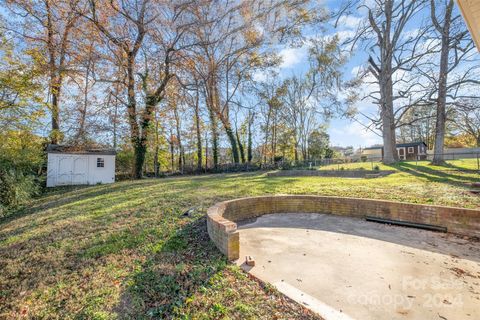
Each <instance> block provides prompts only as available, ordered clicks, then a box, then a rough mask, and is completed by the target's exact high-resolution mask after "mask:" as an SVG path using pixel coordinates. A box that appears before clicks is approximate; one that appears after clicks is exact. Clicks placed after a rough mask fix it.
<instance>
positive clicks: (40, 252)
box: [0, 164, 480, 319]
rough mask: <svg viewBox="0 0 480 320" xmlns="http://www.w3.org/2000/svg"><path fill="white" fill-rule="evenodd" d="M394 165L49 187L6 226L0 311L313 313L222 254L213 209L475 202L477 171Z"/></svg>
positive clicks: (32, 314) (57, 315)
mask: <svg viewBox="0 0 480 320" xmlns="http://www.w3.org/2000/svg"><path fill="white" fill-rule="evenodd" d="M398 170H399V171H398V173H395V174H392V175H390V176H388V177H384V178H378V179H339V178H323V177H305V178H302V177H266V175H265V174H264V173H250V174H228V175H209V176H198V177H179V178H169V179H145V180H141V181H124V182H119V183H116V184H113V185H101V186H92V187H83V188H80V187H78V188H64V189H56V190H53V191H51V192H50V193H48V194H46V195H44V196H43V197H42V198H40V199H37V200H35V201H33V202H32V203H31V205H30V206H28V208H26V209H24V210H23V211H19V212H17V213H16V214H14V215H13V216H11V217H9V218H6V219H4V220H3V221H1V222H0V270H2V271H1V273H0V319H1V318H18V317H21V316H24V317H26V318H35V319H37V318H42V319H112V318H131V319H142V318H157V319H158V318H175V319H178V318H180V319H220V318H238V319H248V318H269V319H271V318H275V317H277V318H278V319H285V318H295V319H308V318H314V316H313V315H312V314H310V313H306V311H305V310H304V309H303V308H301V307H300V306H298V305H296V304H294V303H292V302H291V301H289V300H288V299H285V298H284V297H283V296H282V295H280V294H278V293H277V292H276V291H275V290H273V289H272V288H271V287H269V286H265V285H262V284H260V283H258V282H256V281H255V280H252V279H250V278H249V277H247V276H246V275H245V274H244V273H243V272H241V271H240V270H239V269H238V268H237V267H234V266H231V265H229V264H228V263H227V262H226V261H225V259H224V258H223V256H222V255H221V254H220V253H219V252H218V251H217V250H216V248H215V247H214V246H213V244H212V243H211V242H210V241H209V239H208V235H207V233H206V227H205V216H204V215H205V212H206V209H207V208H208V207H209V206H211V205H212V204H214V203H215V202H218V201H221V200H226V199H233V198H237V197H242V196H248V195H261V194H323V195H335V196H351V197H365V198H376V199H389V200H399V201H407V202H413V203H429V204H439V205H449V206H461V207H467V208H479V207H480V197H478V196H475V195H472V194H470V193H469V192H468V184H469V183H471V182H473V181H478V180H479V179H478V178H479V176H478V174H475V173H470V174H466V173H460V172H453V173H452V172H440V171H436V170H435V168H432V167H429V166H424V167H421V168H420V169H419V168H418V167H416V168H411V167H410V166H409V165H408V164H402V166H401V168H398ZM191 208H193V209H194V210H193V212H194V214H193V215H192V216H189V217H184V216H183V213H184V212H185V211H186V210H188V209H191Z"/></svg>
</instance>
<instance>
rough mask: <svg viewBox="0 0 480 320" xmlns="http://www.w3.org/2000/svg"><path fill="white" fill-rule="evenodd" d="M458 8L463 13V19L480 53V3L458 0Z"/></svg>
mask: <svg viewBox="0 0 480 320" xmlns="http://www.w3.org/2000/svg"><path fill="white" fill-rule="evenodd" d="M457 4H458V7H459V8H460V11H461V12H462V15H463V19H464V20H465V23H466V24H467V27H468V30H469V31H470V34H471V35H472V38H473V41H475V45H476V46H477V50H478V51H479V52H480V1H479V0H457Z"/></svg>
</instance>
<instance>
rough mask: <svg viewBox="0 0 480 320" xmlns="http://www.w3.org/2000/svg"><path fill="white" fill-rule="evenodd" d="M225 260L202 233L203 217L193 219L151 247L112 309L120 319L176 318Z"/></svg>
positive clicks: (203, 226)
mask: <svg viewBox="0 0 480 320" xmlns="http://www.w3.org/2000/svg"><path fill="white" fill-rule="evenodd" d="M226 266H227V261H226V259H225V258H224V256H223V255H222V254H221V253H220V252H219V251H218V250H217V249H216V248H215V246H214V245H213V243H212V242H210V239H209V237H208V233H207V232H206V218H205V217H202V218H199V219H197V220H194V221H192V222H190V223H188V224H186V225H185V226H183V227H182V228H180V229H178V231H177V232H176V233H175V234H173V235H172V236H171V237H170V238H169V239H168V240H167V241H166V242H164V243H163V245H162V246H161V249H160V250H158V251H156V252H155V250H154V251H153V252H152V253H151V256H150V257H149V258H148V260H147V261H146V262H145V263H144V264H143V266H142V268H141V270H140V271H139V272H137V273H136V274H135V275H134V276H133V278H132V280H131V282H130V285H129V287H128V288H127V289H126V291H125V292H124V293H123V294H122V296H121V298H120V303H119V304H118V305H117V307H116V308H114V311H115V312H116V313H117V314H119V315H120V318H123V319H143V318H154V319H177V318H179V317H180V316H181V314H178V312H179V311H178V310H179V308H182V306H183V305H184V304H185V301H186V300H187V298H188V297H190V296H192V295H193V294H194V293H195V292H196V291H197V290H199V289H200V288H202V289H204V290H205V289H206V288H208V287H209V286H210V283H209V282H210V281H209V280H210V279H211V278H212V277H213V276H214V275H215V274H217V273H218V272H220V271H222V270H224V269H225V267H226Z"/></svg>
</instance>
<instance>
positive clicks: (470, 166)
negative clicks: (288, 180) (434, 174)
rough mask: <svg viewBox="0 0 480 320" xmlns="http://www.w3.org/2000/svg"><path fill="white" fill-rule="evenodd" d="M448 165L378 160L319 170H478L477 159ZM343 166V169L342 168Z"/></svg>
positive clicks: (460, 160)
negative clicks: (396, 162)
mask: <svg viewBox="0 0 480 320" xmlns="http://www.w3.org/2000/svg"><path fill="white" fill-rule="evenodd" d="M446 163H447V165H446V166H434V165H431V164H430V161H403V162H400V163H398V164H395V165H385V164H383V163H381V162H378V161H366V162H351V163H339V164H330V165H323V166H317V167H316V168H318V169H319V170H373V169H376V168H378V169H380V170H397V171H398V170H400V171H401V170H403V169H408V168H412V167H418V169H419V170H428V169H433V170H435V171H456V170H478V169H479V163H478V162H477V159H459V160H447V161H446ZM342 168H343V169H342Z"/></svg>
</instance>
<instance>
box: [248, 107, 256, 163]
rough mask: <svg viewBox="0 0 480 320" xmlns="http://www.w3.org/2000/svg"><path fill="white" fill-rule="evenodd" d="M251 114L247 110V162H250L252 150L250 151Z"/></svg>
mask: <svg viewBox="0 0 480 320" xmlns="http://www.w3.org/2000/svg"><path fill="white" fill-rule="evenodd" d="M253 116H254V115H253V114H251V112H250V111H249V112H248V143H247V161H248V163H250V162H252V159H253V152H252V144H253V143H252V124H253Z"/></svg>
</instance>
